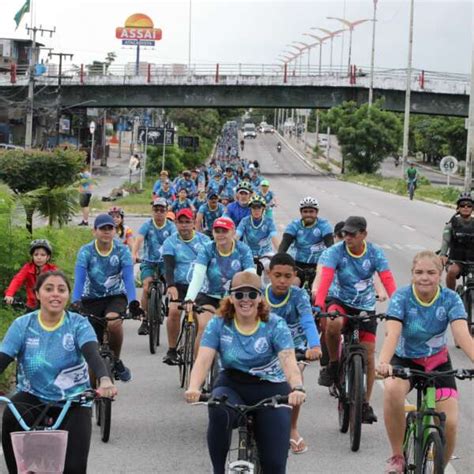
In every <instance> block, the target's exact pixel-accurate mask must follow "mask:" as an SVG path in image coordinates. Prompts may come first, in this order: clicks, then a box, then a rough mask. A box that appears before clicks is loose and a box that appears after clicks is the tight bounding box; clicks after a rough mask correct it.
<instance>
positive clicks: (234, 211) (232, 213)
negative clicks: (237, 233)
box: [224, 201, 250, 227]
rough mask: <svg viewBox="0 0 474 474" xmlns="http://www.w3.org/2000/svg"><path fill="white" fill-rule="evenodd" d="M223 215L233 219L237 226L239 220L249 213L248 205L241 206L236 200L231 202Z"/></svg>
mask: <svg viewBox="0 0 474 474" xmlns="http://www.w3.org/2000/svg"><path fill="white" fill-rule="evenodd" d="M224 215H225V217H229V218H230V219H232V220H233V221H234V224H235V226H236V227H237V226H238V225H239V224H240V221H241V220H242V219H243V218H244V217H246V216H249V215H250V207H248V206H245V207H244V206H241V205H240V203H239V202H238V201H234V202H231V203H230V204H229V205H228V206H227V209H226V211H225V214H224Z"/></svg>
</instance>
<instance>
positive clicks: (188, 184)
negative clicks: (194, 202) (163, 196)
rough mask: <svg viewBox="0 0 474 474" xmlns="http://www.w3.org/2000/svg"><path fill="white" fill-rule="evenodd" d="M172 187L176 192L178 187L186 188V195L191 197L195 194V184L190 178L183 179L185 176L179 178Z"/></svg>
mask: <svg viewBox="0 0 474 474" xmlns="http://www.w3.org/2000/svg"><path fill="white" fill-rule="evenodd" d="M174 188H175V189H176V193H178V192H179V190H180V189H183V188H184V189H186V191H187V192H188V196H190V197H192V196H194V195H195V194H196V191H197V190H196V184H195V183H194V181H193V180H192V179H185V178H179V179H178V180H177V181H176V183H175V186H174Z"/></svg>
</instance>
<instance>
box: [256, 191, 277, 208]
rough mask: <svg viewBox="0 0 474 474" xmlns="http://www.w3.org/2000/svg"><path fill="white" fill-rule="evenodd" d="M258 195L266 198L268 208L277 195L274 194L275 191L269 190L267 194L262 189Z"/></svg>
mask: <svg viewBox="0 0 474 474" xmlns="http://www.w3.org/2000/svg"><path fill="white" fill-rule="evenodd" d="M258 195H259V196H261V197H263V199H265V202H266V203H267V209H268V206H269V205H270V203H271V202H272V200H273V198H274V197H275V195H274V194H273V191H267V194H263V193H262V191H259V192H258Z"/></svg>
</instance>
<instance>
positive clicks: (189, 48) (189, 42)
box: [188, 0, 193, 74]
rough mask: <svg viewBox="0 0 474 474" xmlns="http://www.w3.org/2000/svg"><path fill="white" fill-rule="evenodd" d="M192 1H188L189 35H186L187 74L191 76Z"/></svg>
mask: <svg viewBox="0 0 474 474" xmlns="http://www.w3.org/2000/svg"><path fill="white" fill-rule="evenodd" d="M192 3H193V2H192V0H189V20H188V21H189V33H188V74H191V20H192Z"/></svg>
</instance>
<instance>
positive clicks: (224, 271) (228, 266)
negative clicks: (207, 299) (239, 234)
mask: <svg viewBox="0 0 474 474" xmlns="http://www.w3.org/2000/svg"><path fill="white" fill-rule="evenodd" d="M198 264H200V265H204V266H205V267H206V268H207V270H206V276H207V280H208V282H209V287H208V290H207V291H206V294H208V295H211V296H218V297H222V296H224V295H225V294H226V293H227V292H228V291H229V287H230V281H231V280H232V277H233V276H234V275H235V274H236V273H238V272H242V271H244V270H246V269H248V268H254V263H253V257H252V252H251V251H250V249H249V247H248V245H246V244H244V243H243V242H235V241H234V243H233V248H232V251H231V253H230V254H226V255H221V254H220V253H219V251H218V250H217V247H216V243H215V242H212V241H211V242H208V243H207V244H206V245H205V246H204V250H203V251H202V252H200V253H199V255H198V257H197V259H196V265H198Z"/></svg>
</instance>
